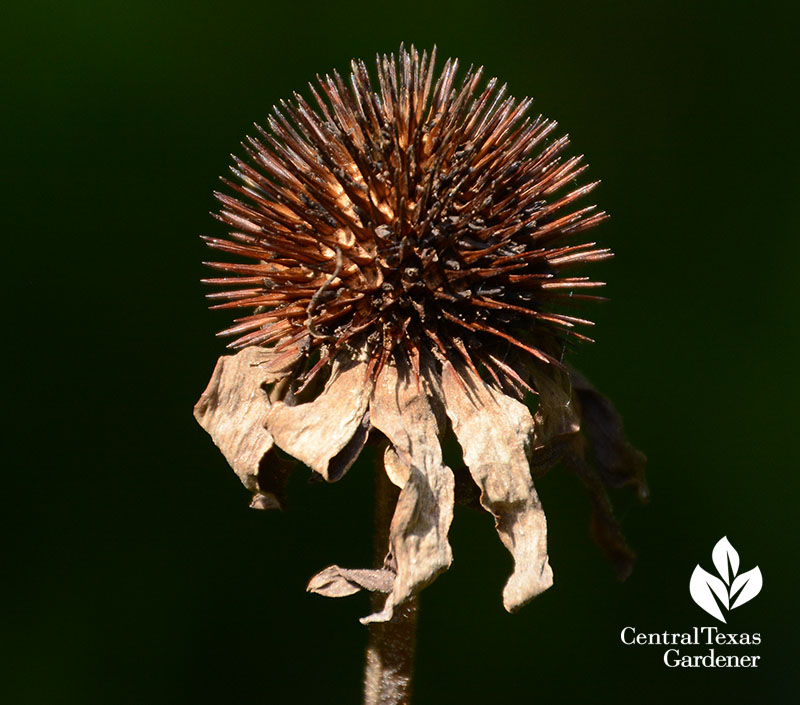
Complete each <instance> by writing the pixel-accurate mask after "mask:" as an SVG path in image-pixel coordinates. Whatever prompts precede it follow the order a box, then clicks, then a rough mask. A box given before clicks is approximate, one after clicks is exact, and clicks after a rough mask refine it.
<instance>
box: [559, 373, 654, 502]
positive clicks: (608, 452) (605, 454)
mask: <svg viewBox="0 0 800 705" xmlns="http://www.w3.org/2000/svg"><path fill="white" fill-rule="evenodd" d="M569 375H570V379H571V380H572V387H573V389H574V392H575V393H574V396H575V398H576V402H577V406H579V408H580V415H581V427H582V430H583V433H584V435H586V437H587V438H588V439H589V441H590V442H591V445H592V451H593V454H594V458H595V462H596V464H597V471H598V473H599V475H600V478H601V480H602V481H603V484H604V485H606V486H607V487H614V488H617V487H625V486H628V485H631V486H633V487H634V489H635V490H636V493H637V495H638V496H639V499H640V500H642V501H645V500H646V499H647V498H648V496H649V494H650V492H649V489H648V487H647V481H646V480H645V476H644V467H645V464H646V462H647V458H646V457H645V456H644V454H643V453H641V452H639V451H638V450H637V449H636V448H634V447H633V446H632V445H631V444H630V443H629V442H628V439H627V437H626V436H625V430H624V428H623V426H622V417H621V416H620V415H619V412H618V411H617V410H616V408H615V407H614V404H612V403H611V401H610V400H609V399H608V398H606V397H604V396H603V395H602V394H600V392H598V391H597V390H596V389H595V388H594V387H593V386H592V384H591V383H590V382H589V380H587V379H586V378H585V377H584V376H583V375H582V374H581V373H580V372H578V371H576V370H570V372H569Z"/></svg>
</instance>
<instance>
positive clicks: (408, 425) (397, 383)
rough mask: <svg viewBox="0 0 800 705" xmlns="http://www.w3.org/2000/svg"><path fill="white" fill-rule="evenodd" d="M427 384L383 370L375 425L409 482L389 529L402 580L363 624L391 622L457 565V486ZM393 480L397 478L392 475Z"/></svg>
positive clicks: (373, 418)
mask: <svg viewBox="0 0 800 705" xmlns="http://www.w3.org/2000/svg"><path fill="white" fill-rule="evenodd" d="M435 404H436V402H435V399H434V396H433V394H431V393H430V391H429V386H428V384H427V382H426V381H425V379H424V378H423V379H420V380H419V382H418V381H417V380H416V379H413V377H412V375H410V374H407V373H405V374H404V373H402V372H399V371H398V369H397V367H395V366H394V365H387V366H386V367H384V368H383V370H382V372H381V374H380V376H379V377H378V381H377V383H376V385H375V391H374V392H373V397H372V403H371V405H370V421H371V423H372V425H373V426H374V427H375V428H377V429H378V430H379V431H381V432H383V434H384V435H385V436H386V437H387V438H388V439H389V442H390V443H391V444H392V453H393V454H394V456H393V458H392V461H391V462H392V463H393V465H394V466H395V467H397V466H400V467H404V468H406V470H405V472H402V471H398V470H396V469H395V471H394V473H393V474H395V475H396V476H397V475H400V476H402V475H407V479H406V481H405V483H404V485H403V488H402V490H401V492H400V497H399V498H398V500H397V507H396V509H395V512H394V516H393V517H392V523H391V527H390V529H389V545H390V550H391V556H392V558H393V560H394V562H395V565H396V570H397V578H396V579H395V581H394V586H393V588H392V592H391V594H390V595H389V596H388V597H387V598H386V603H385V604H384V607H383V610H382V611H381V612H379V613H376V614H373V615H371V616H369V617H366V618H364V619H362V620H361V621H362V622H364V623H365V624H366V623H369V622H386V621H388V620H390V619H391V618H392V614H393V611H394V607H395V606H396V605H399V604H401V603H402V602H403V601H404V600H406V599H408V598H409V597H411V596H412V595H414V594H416V593H417V592H418V591H419V590H420V589H421V588H422V587H424V586H425V585H427V584H428V583H429V582H431V581H432V580H433V579H434V578H435V577H436V576H437V575H439V574H440V573H441V572H442V571H444V570H446V569H447V568H448V567H449V565H450V563H451V562H452V560H453V553H452V550H451V549H450V544H449V543H448V541H447V532H448V531H449V529H450V522H451V521H452V519H453V494H454V487H453V485H454V481H453V474H452V472H451V471H450V469H449V468H448V467H447V466H445V465H444V464H443V463H442V450H441V446H440V444H439V436H440V435H441V426H442V421H443V413H442V410H441V409H440V408H439V409H437V408H436V407H435ZM390 477H391V476H390Z"/></svg>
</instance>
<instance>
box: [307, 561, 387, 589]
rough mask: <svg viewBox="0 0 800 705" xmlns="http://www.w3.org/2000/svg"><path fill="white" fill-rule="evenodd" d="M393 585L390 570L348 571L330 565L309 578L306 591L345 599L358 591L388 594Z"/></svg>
mask: <svg viewBox="0 0 800 705" xmlns="http://www.w3.org/2000/svg"><path fill="white" fill-rule="evenodd" d="M393 583H394V573H392V572H391V571H390V570H358V569H356V570H350V569H348V568H340V567H339V566H338V565H332V566H328V567H327V568H325V570H321V571H320V572H319V573H317V574H316V575H315V576H314V577H313V578H311V580H309V581H308V586H307V587H306V590H307V591H308V592H313V593H315V594H317V595H323V596H324V597H347V596H348V595H355V594H356V593H357V592H359V591H360V590H369V591H370V592H390V591H391V589H392V584H393Z"/></svg>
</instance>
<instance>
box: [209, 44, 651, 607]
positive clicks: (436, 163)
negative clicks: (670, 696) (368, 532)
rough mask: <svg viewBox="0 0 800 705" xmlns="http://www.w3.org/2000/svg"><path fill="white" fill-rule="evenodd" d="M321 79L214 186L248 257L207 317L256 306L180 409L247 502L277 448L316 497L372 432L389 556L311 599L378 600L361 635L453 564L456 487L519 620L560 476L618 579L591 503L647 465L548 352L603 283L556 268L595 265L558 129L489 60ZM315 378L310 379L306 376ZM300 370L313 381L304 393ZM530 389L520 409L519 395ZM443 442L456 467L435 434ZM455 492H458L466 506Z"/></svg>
mask: <svg viewBox="0 0 800 705" xmlns="http://www.w3.org/2000/svg"><path fill="white" fill-rule="evenodd" d="M377 69H378V70H377V80H378V84H377V86H376V87H373V84H372V83H371V80H370V77H369V74H368V72H367V69H366V67H365V65H364V64H363V63H362V62H358V61H356V62H353V65H352V73H351V75H350V80H349V84H350V85H349V86H347V85H345V82H344V81H343V80H342V78H341V77H340V76H339V75H338V74H337V73H334V74H333V76H326V77H325V78H322V79H319V81H318V84H319V85H318V87H314V86H311V87H310V90H311V94H312V95H313V100H314V102H315V106H314V107H312V106H311V105H309V104H308V103H307V102H306V100H305V99H304V98H302V97H301V96H299V95H295V97H294V100H293V101H291V102H284V103H281V105H280V107H278V108H276V109H275V111H274V114H273V116H272V117H270V118H269V122H268V129H266V130H262V129H261V128H258V130H259V135H260V136H259V137H257V138H250V139H248V141H247V143H246V144H245V149H246V150H247V155H248V159H247V160H240V159H237V158H234V159H235V164H234V166H233V167H232V171H233V173H234V176H235V177H236V178H235V180H231V181H226V184H227V185H228V187H229V188H230V189H231V191H232V192H233V194H235V195H231V194H222V193H219V194H217V198H218V199H219V200H220V202H221V203H222V209H221V211H220V213H219V215H218V217H219V219H220V220H222V221H223V222H224V223H226V224H227V225H229V226H230V227H232V228H233V230H232V232H231V233H230V238H229V239H227V240H226V239H217V238H206V240H207V242H208V244H209V245H210V246H211V247H213V248H215V249H218V250H222V251H224V252H228V253H231V254H233V255H238V256H240V257H242V258H244V259H245V261H244V262H240V263H219V262H214V263H209V264H210V265H211V266H212V267H216V268H217V269H221V270H223V271H224V272H225V273H226V276H224V277H222V278H217V279H209V280H207V282H208V283H209V284H214V285H219V286H221V287H222V289H221V290H220V291H219V292H217V293H214V294H211V298H212V299H214V300H215V301H217V300H219V301H222V303H219V304H218V305H217V306H215V308H223V309H228V308H231V309H247V308H251V309H254V310H253V312H252V313H250V315H247V316H245V317H243V318H239V319H237V320H236V324H235V325H234V326H233V327H231V328H229V329H227V330H225V331H223V334H224V335H232V336H235V338H234V341H233V342H232V343H231V347H233V348H242V349H241V350H239V351H238V352H237V353H236V354H234V355H229V356H223V357H221V358H220V359H219V361H218V362H217V366H216V368H215V370H214V373H213V375H212V378H211V381H210V382H209V384H208V387H207V388H206V390H205V391H204V392H203V395H202V396H201V398H200V401H199V402H198V403H197V405H196V406H195V417H196V418H197V420H198V422H199V423H200V424H201V425H202V426H203V428H205V429H206V430H207V431H208V432H209V434H210V435H211V437H212V438H213V439H214V442H215V443H216V444H217V446H218V447H219V448H220V450H221V451H222V453H223V454H224V455H225V457H226V458H227V459H228V461H229V463H230V464H231V466H232V467H233V469H234V470H235V472H236V473H237V474H238V475H239V477H240V478H241V479H242V482H243V483H244V484H245V486H246V487H247V488H248V489H249V490H251V492H253V494H254V495H255V500H254V504H253V505H252V506H256V507H260V508H267V507H275V506H280V504H281V502H282V497H283V490H284V488H285V485H286V477H287V473H288V469H286V468H285V467H284V465H282V463H281V462H279V460H278V456H277V454H276V453H275V449H276V448H279V449H281V450H282V451H283V452H284V453H285V454H287V455H288V456H289V457H291V458H294V459H295V460H298V461H301V462H302V463H304V464H305V465H307V466H308V467H309V468H311V469H312V470H313V471H314V472H315V473H317V474H318V475H319V476H320V477H322V478H324V479H325V480H326V481H328V482H335V481H337V480H339V479H340V478H341V477H343V475H344V474H345V473H346V472H347V470H348V469H349V468H350V467H351V466H352V464H353V463H354V461H355V459H356V458H357V457H358V455H359V453H360V451H361V449H362V448H363V447H364V446H365V444H366V443H367V442H369V441H371V442H374V443H375V444H377V445H378V447H379V448H382V449H383V453H382V456H381V455H380V454H379V460H380V461H381V462H382V466H383V469H384V470H385V472H386V476H387V477H388V479H389V480H390V481H391V483H392V484H393V485H394V486H395V487H396V488H397V490H398V492H399V494H398V495H397V500H396V506H395V511H394V515H393V518H392V521H391V524H390V527H389V537H388V546H387V547H386V554H385V558H384V560H383V561H382V563H381V565H380V566H378V567H377V568H376V569H375V570H365V569H355V570H353V569H347V568H341V567H339V566H338V565H332V566H329V567H327V568H325V569H324V570H322V571H320V572H319V573H317V575H315V576H314V577H313V578H312V579H311V581H310V583H309V585H308V589H309V590H310V591H311V592H315V593H317V594H321V595H326V596H330V597H341V596H345V595H351V594H354V593H355V592H358V591H359V590H364V589H365V590H370V591H375V592H384V593H387V596H386V600H385V602H384V603H383V607H382V609H381V610H380V611H378V612H376V613H375V614H372V615H370V616H368V617H366V618H365V619H364V621H365V622H367V623H369V622H387V621H390V620H392V619H393V614H394V609H395V608H396V607H399V606H401V605H404V604H405V603H406V602H408V601H409V600H410V599H412V598H413V597H414V596H415V595H416V594H417V593H418V592H419V591H420V590H421V589H422V588H423V587H424V586H425V585H427V584H428V583H429V582H431V581H432V580H433V579H435V578H436V576H437V575H439V574H440V573H441V572H442V571H444V570H446V569H447V567H448V566H449V565H450V562H451V560H452V551H451V549H450V545H449V542H448V539H447V534H448V530H449V527H450V522H451V520H452V517H453V503H454V501H455V500H456V494H457V492H456V487H457V486H463V483H466V484H467V485H468V486H469V489H470V492H468V493H467V495H468V496H469V497H472V500H468V501H471V502H472V503H478V502H479V503H480V505H481V506H482V507H483V508H484V509H486V510H487V511H488V512H490V513H491V514H492V515H493V517H494V519H495V526H496V529H497V533H498V535H499V537H500V539H501V541H502V542H503V544H504V545H505V546H506V548H508V550H509V551H510V553H511V554H512V556H513V559H514V570H513V572H512V574H511V576H510V577H509V579H508V582H507V583H506V585H505V587H504V589H503V604H504V605H505V607H506V608H507V609H508V610H510V611H513V610H515V609H518V608H519V607H520V606H521V605H523V604H525V603H526V602H527V601H528V600H530V599H532V598H533V597H535V596H536V595H538V594H539V593H541V592H542V591H543V590H546V589H547V588H548V587H549V586H550V585H551V583H552V570H551V568H550V564H549V557H548V552H547V522H546V518H545V515H544V510H543V508H542V505H541V502H540V501H539V498H538V495H537V493H536V490H535V487H534V482H533V480H534V477H538V476H539V475H541V474H542V473H543V472H545V471H546V470H547V469H549V468H550V467H552V465H553V464H554V463H555V462H557V461H562V462H563V464H564V466H565V467H566V468H567V469H568V470H570V471H572V472H573V473H575V474H576V475H577V476H578V477H579V478H580V480H581V481H582V483H583V484H584V485H585V487H586V488H587V490H588V491H589V494H590V497H591V499H592V504H593V523H592V526H593V531H594V535H595V538H596V539H597V541H598V543H599V544H600V545H601V547H602V548H603V549H604V550H605V552H606V553H607V554H608V555H609V556H610V557H611V558H612V560H613V561H614V564H615V567H616V568H617V572H618V573H619V574H620V575H621V576H624V575H626V574H627V572H629V570H630V567H631V565H632V560H633V554H632V552H631V551H630V549H629V548H628V546H627V543H626V542H625V539H624V537H623V536H622V532H621V530H620V527H619V525H618V524H617V522H616V520H615V518H614V515H613V512H612V509H611V504H610V502H609V498H608V496H607V493H606V489H607V488H611V487H621V486H624V485H630V486H632V487H635V488H636V489H637V490H638V491H639V493H640V496H642V497H644V496H645V495H646V492H647V490H646V485H645V482H644V475H643V467H644V457H643V456H642V455H641V454H640V453H639V452H638V451H636V450H635V449H634V448H633V447H632V446H631V445H630V444H629V443H628V442H627V440H626V438H625V436H624V433H623V431H622V424H621V421H620V418H619V415H618V414H617V413H616V410H615V409H614V407H613V405H612V404H611V403H610V402H609V401H608V400H607V399H605V398H604V397H603V396H602V395H600V394H599V393H598V392H597V391H596V390H595V389H594V388H593V387H592V385H591V384H589V382H588V381H587V380H585V379H584V378H583V377H581V376H580V374H579V373H577V372H576V371H575V370H572V369H569V368H567V367H566V366H565V365H564V364H563V362H562V360H561V358H562V355H563V352H564V347H565V345H566V344H567V343H568V342H569V341H570V340H571V339H580V338H583V337H584V336H582V335H580V334H579V333H577V332H576V331H575V326H576V325H577V324H581V323H583V324H586V323H588V321H585V320H582V319H579V318H575V317H573V316H570V315H567V314H566V305H567V303H568V302H569V300H570V299H575V298H593V297H591V296H589V295H588V294H587V293H586V292H585V291H584V290H586V289H591V288H592V287H596V286H600V283H599V282H593V281H590V280H589V279H588V278H585V277H581V276H575V275H574V273H573V272H572V271H571V269H572V267H574V266H575V265H579V264H584V263H587V262H592V261H596V260H601V259H605V258H607V257H610V256H611V253H610V252H609V251H608V250H605V249H597V248H596V247H595V245H594V243H577V244H576V243H575V242H574V241H573V240H572V239H571V238H572V236H573V235H575V234H577V233H579V232H581V231H583V230H586V229H587V228H589V227H591V226H593V225H595V224H596V223H598V222H600V221H601V220H603V219H604V218H605V214H603V213H595V212H594V211H593V207H591V206H590V207H583V208H580V207H578V206H577V205H575V201H576V200H577V199H579V198H580V197H581V196H583V195H584V194H586V193H588V192H589V191H591V190H592V188H593V187H594V186H595V184H593V183H590V184H587V185H584V186H581V185H580V184H579V183H578V182H577V179H578V177H579V176H580V175H581V174H582V173H583V171H584V169H585V166H582V165H581V158H580V157H571V158H566V157H565V156H564V152H565V150H566V148H567V146H568V140H567V138H566V137H561V138H559V139H556V138H554V137H553V136H552V133H553V131H554V130H555V127H556V125H555V123H554V122H552V121H548V120H544V119H543V118H541V117H530V116H528V115H527V113H528V110H529V108H530V103H531V101H530V100H527V99H526V100H523V101H521V102H517V101H515V100H514V99H513V98H511V97H506V94H505V87H499V88H498V87H497V85H496V81H495V80H494V79H493V80H490V81H488V82H487V83H486V84H485V85H483V84H482V71H481V69H478V70H472V69H469V70H468V71H466V74H465V75H464V76H463V77H462V78H460V79H457V75H458V63H457V62H456V61H447V62H445V64H444V66H443V68H442V70H441V72H440V73H439V74H438V76H437V75H436V72H435V61H434V56H433V55H431V56H430V57H428V56H427V55H426V54H423V55H422V56H421V57H420V56H419V55H418V54H417V52H416V51H415V50H414V49H413V48H412V49H411V51H405V50H404V49H402V48H401V50H400V54H399V56H398V58H397V60H395V58H394V56H381V57H378V67H377ZM320 373H322V374H320ZM315 379H316V382H315V383H314V384H311V382H312V381H313V380H315ZM526 390H527V391H533V392H536V393H537V394H538V398H537V403H536V409H535V412H533V413H532V411H531V409H529V408H528V406H527V405H526V404H525V403H523V401H522V397H523V395H524V393H525V392H526ZM449 433H452V435H453V436H455V440H456V441H457V442H458V445H459V446H460V448H461V450H462V453H463V456H462V459H463V464H462V466H459V465H456V466H455V467H449V466H448V465H447V464H446V463H445V460H444V455H443V452H442V441H443V439H444V438H445V437H447V435H448V434H449ZM464 496H465V495H464V494H463V493H462V497H461V499H462V501H463V499H464Z"/></svg>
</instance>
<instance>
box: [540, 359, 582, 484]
mask: <svg viewBox="0 0 800 705" xmlns="http://www.w3.org/2000/svg"><path fill="white" fill-rule="evenodd" d="M530 374H531V378H532V379H533V383H534V385H535V387H536V390H537V391H538V392H539V396H538V406H537V408H536V413H535V414H534V416H533V427H534V435H533V452H532V453H531V470H532V472H533V473H534V477H535V476H537V475H541V474H543V473H544V472H546V471H547V470H548V469H549V468H550V467H552V466H553V465H554V464H555V463H557V462H558V461H559V460H560V459H561V457H562V455H563V453H564V450H565V448H566V446H567V444H569V442H570V440H571V439H572V438H573V437H574V436H575V434H576V433H578V431H580V428H581V425H580V420H579V418H578V414H577V412H576V409H575V408H574V406H573V404H572V387H571V385H570V380H569V377H568V376H567V374H566V373H565V372H563V371H561V370H558V369H556V368H555V367H553V366H550V367H547V368H542V367H541V365H537V364H535V363H534V364H532V365H531V366H530Z"/></svg>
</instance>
